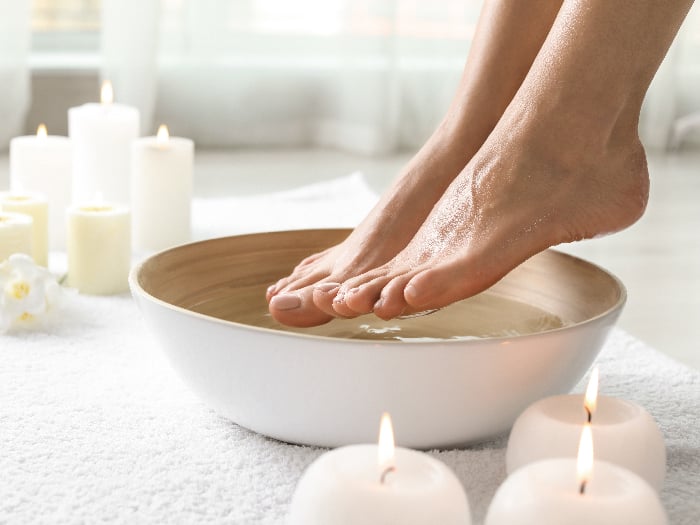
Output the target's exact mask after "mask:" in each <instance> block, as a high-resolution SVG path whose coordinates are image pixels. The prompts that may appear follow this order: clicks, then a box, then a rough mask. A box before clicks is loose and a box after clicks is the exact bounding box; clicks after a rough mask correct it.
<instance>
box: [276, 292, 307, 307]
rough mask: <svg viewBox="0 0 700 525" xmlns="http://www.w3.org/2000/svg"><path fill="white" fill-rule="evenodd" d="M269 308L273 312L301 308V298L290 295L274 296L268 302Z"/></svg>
mask: <svg viewBox="0 0 700 525" xmlns="http://www.w3.org/2000/svg"><path fill="white" fill-rule="evenodd" d="M270 306H271V307H272V308H274V309H275V310H294V309H295V308H299V307H300V306H301V297H299V296H298V295H294V294H290V293H285V294H282V295H275V296H274V297H273V298H272V300H271V301H270Z"/></svg>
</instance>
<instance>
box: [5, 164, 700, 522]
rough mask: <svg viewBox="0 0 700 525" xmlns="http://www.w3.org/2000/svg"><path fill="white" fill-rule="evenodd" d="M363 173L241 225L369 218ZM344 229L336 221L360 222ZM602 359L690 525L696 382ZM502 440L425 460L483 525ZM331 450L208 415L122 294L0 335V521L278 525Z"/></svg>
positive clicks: (675, 517) (699, 470) (621, 349)
mask: <svg viewBox="0 0 700 525" xmlns="http://www.w3.org/2000/svg"><path fill="white" fill-rule="evenodd" d="M358 177H359V176H356V177H352V178H350V179H347V178H346V179H340V181H334V182H330V183H327V184H326V186H325V188H326V190H328V189H330V190H333V189H337V188H344V191H341V192H338V193H337V194H334V196H333V197H332V198H331V197H329V195H331V193H332V191H324V187H323V186H322V187H321V188H320V190H319V187H318V186H315V187H312V188H311V189H309V190H308V191H307V189H302V190H299V191H298V192H296V195H297V197H295V198H289V200H287V199H282V201H284V202H280V201H278V199H279V194H277V195H276V196H275V195H272V196H258V197H250V198H240V199H237V201H236V204H237V205H238V207H237V210H238V211H237V212H236V213H241V214H242V215H240V216H238V217H240V218H241V219H240V220H241V221H242V222H241V223H237V224H236V226H235V227H236V228H238V227H240V228H244V230H241V231H245V229H248V231H256V227H257V226H260V227H261V228H267V227H268V224H269V223H264V225H263V224H262V223H261V224H260V225H259V224H258V223H255V224H254V223H252V222H243V221H244V220H245V217H246V216H247V214H249V213H252V212H253V211H256V210H259V208H258V206H262V205H263V204H264V203H267V202H277V204H278V206H274V208H275V209H281V207H282V206H284V207H285V209H286V210H293V209H296V210H300V211H299V212H300V213H301V212H302V211H303V212H304V213H307V214H309V216H310V217H312V218H313V217H315V214H316V212H318V211H319V210H321V209H327V210H329V209H334V208H335V209H339V208H340V207H341V205H342V204H343V203H348V202H353V203H356V204H357V206H358V207H360V206H364V207H365V209H364V210H363V211H362V213H360V211H358V213H359V214H360V216H361V215H362V214H363V213H364V212H365V211H366V210H367V209H368V207H369V206H371V205H372V203H373V202H374V199H375V197H374V196H373V195H371V194H365V196H364V197H360V198H355V197H357V195H360V192H364V191H365V189H366V185H365V184H364V182H363V181H362V179H361V178H358ZM363 185H364V186H365V189H362V186H363ZM367 191H369V190H367ZM312 192H313V195H314V197H313V198H309V199H308V200H305V195H311V193H312ZM348 192H349V193H348ZM292 195H294V194H292ZM320 201H322V202H320ZM292 203H293V204H292ZM229 204H230V202H224V200H222V201H221V202H220V203H217V205H219V206H218V208H217V207H216V206H212V208H216V209H218V212H217V213H221V216H220V218H222V219H223V218H224V217H225V218H227V219H226V220H229V219H233V218H235V217H236V215H235V213H234V212H233V211H231V210H230V209H229V208H228V207H227V206H228V205H229ZM197 206H199V207H198V208H196V210H195V212H196V213H195V216H197V215H200V217H201V219H206V220H204V221H203V222H204V223H207V224H215V221H213V220H211V217H203V216H206V215H207V212H206V209H207V205H206V202H200V203H198V205H197ZM302 208H303V210H302ZM228 213H230V215H227V214H228ZM217 220H219V219H217ZM343 220H347V221H348V223H346V224H342V223H341V222H338V223H333V224H328V225H329V226H341V225H352V224H353V223H352V220H359V218H357V217H345V218H343ZM314 225H315V224H303V225H302V224H299V223H291V222H290V223H289V224H287V223H285V224H283V225H282V227H283V228H287V227H291V228H294V227H308V226H314ZM199 231H200V232H201V233H202V234H203V235H205V234H208V233H212V234H216V235H221V234H224V233H227V232H216V231H214V230H211V231H210V230H207V228H206V227H201V228H200V230H199ZM599 364H600V367H601V372H602V381H601V392H602V393H603V394H606V395H613V396H619V397H622V398H625V399H629V400H631V401H635V402H637V403H640V404H641V405H643V406H645V407H646V408H647V409H648V410H649V411H650V412H651V414H652V415H653V416H654V417H655V418H656V420H657V421H658V423H659V425H660V426H661V429H662V431H663V434H664V436H665V440H666V445H667V448H668V473H667V479H666V484H665V487H664V490H663V492H662V501H663V503H664V505H665V507H666V510H667V512H668V515H669V519H670V523H671V524H673V525H696V524H697V523H699V522H700V503H699V501H700V498H699V497H698V496H700V433H699V432H698V430H700V373H698V372H697V371H693V370H690V369H688V368H686V367H684V366H683V365H680V364H679V363H676V362H675V361H673V360H671V359H668V358H666V357H664V356H663V355H661V354H660V353H658V352H656V351H655V350H653V349H651V348H649V347H648V346H646V345H644V344H643V343H641V342H639V341H637V340H635V339H634V338H632V337H631V336H629V335H627V334H625V333H624V332H622V331H620V330H617V331H615V332H614V334H613V335H612V337H611V338H610V340H609V341H608V343H607V344H606V346H605V348H604V350H603V351H602V353H601V356H600V358H599ZM582 390H583V385H579V386H578V387H577V388H576V391H582ZM505 444H506V436H502V437H501V438H499V439H496V440H493V441H490V442H486V443H482V444H480V445H478V446H475V447H471V448H469V449H466V450H449V451H439V452H431V454H432V455H434V456H435V457H437V458H439V459H440V460H442V461H444V462H445V463H447V464H448V465H449V466H450V467H452V468H453V469H454V471H455V472H456V474H457V476H458V477H459V479H460V480H461V482H462V484H463V485H464V488H465V490H466V492H467V494H468V496H469V500H470V503H471V506H472V512H473V517H474V523H476V524H479V523H481V522H482V520H483V517H484V515H485V513H486V509H487V508H488V505H489V503H490V501H491V498H492V496H493V494H494V492H495V490H496V488H497V487H498V485H499V484H500V483H501V482H502V481H503V479H504V477H505V465H504V447H505ZM322 452H323V451H322V450H320V449H316V448H311V447H301V446H294V445H288V444H285V443H280V442H278V441H274V440H271V439H268V438H265V437H263V436H260V435H258V434H255V433H253V432H250V431H248V430H246V429H244V428H241V427H239V426H237V425H235V424H234V423H231V422H229V421H226V420H225V419H223V418H221V417H219V416H218V415H216V414H215V413H214V412H212V411H211V410H210V409H208V408H207V407H206V406H205V405H203V404H202V403H201V402H200V401H199V400H198V399H197V398H196V397H195V396H194V395H193V394H192V393H191V392H190V391H189V390H188V389H187V388H186V387H185V386H184V385H183V384H182V383H181V382H180V380H179V379H178V378H177V377H176V376H175V374H174V373H173V372H172V371H171V369H170V367H169V365H168V363H167V361H166V360H165V358H164V356H163V355H162V353H161V352H160V350H159V348H158V345H157V343H156V342H155V340H154V339H153V338H152V337H151V335H150V334H149V333H148V331H147V329H146V327H145V325H144V323H143V321H142V320H141V317H140V315H139V312H138V310H137V308H136V306H135V304H134V302H133V301H132V300H131V298H130V297H129V296H127V295H122V296H114V297H87V296H76V297H75V298H73V299H72V301H71V304H70V306H69V307H68V309H67V310H66V311H65V313H64V314H63V316H62V318H61V321H60V322H57V321H54V322H53V323H49V324H47V326H46V327H45V328H44V329H43V330H41V331H36V332H14V333H11V334H9V335H5V336H0V523H11V524H14V523H96V522H116V523H130V524H131V523H183V524H194V523H235V524H259V523H261V524H268V523H269V524H280V523H283V522H284V518H285V515H286V512H287V509H288V505H289V501H290V498H291V496H292V493H293V491H294V487H295V485H296V482H297V481H298V479H299V477H300V475H301V474H302V472H303V470H304V468H305V467H306V466H307V465H309V463H311V462H312V461H313V460H314V459H315V458H316V457H318V455H319V454H321V453H322Z"/></svg>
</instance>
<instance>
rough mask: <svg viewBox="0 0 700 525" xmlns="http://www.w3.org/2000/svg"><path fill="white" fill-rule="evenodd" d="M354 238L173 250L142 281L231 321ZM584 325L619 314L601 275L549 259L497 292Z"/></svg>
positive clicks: (319, 233) (164, 296) (169, 298)
mask: <svg viewBox="0 0 700 525" xmlns="http://www.w3.org/2000/svg"><path fill="white" fill-rule="evenodd" d="M349 233H350V230H345V229H336V230H298V231H288V232H272V233H260V234H251V235H241V236H235V237H225V238H220V239H212V240H208V241H202V242H197V243H193V244H188V245H184V246H180V247H177V248H173V249H171V250H168V251H165V252H162V253H160V254H157V255H155V256H153V257H151V258H150V259H148V260H146V261H145V262H144V263H143V264H142V266H141V268H140V269H139V270H138V274H137V280H138V283H139V285H140V286H141V288H143V290H144V291H145V292H146V293H148V294H150V295H152V296H153V297H155V298H157V299H160V300H162V301H164V302H166V303H169V304H172V305H175V306H179V307H182V308H185V309H188V310H192V311H195V312H199V313H203V314H206V315H211V316H213V317H217V318H221V319H225V320H237V319H238V318H239V317H240V315H242V314H243V313H245V311H247V310H251V309H255V308H264V307H265V304H266V303H265V289H266V288H267V287H268V286H269V285H271V284H273V283H275V282H276V281H277V280H278V279H279V278H281V277H283V276H285V275H288V274H289V272H290V271H291V270H292V269H293V268H294V267H295V266H296V265H297V264H298V263H299V262H300V261H301V260H302V259H303V258H304V257H306V256H308V255H311V254H313V253H317V252H319V251H322V250H324V249H325V248H328V247H330V246H333V245H335V244H337V243H339V242H340V241H342V240H343V239H344V238H345V237H346V236H347V235H348V234H349ZM490 293H494V294H497V295H500V296H503V297H506V298H511V299H514V300H517V301H520V302H523V303H527V304H531V305H533V306H535V307H537V308H541V309H542V310H545V311H547V312H551V313H552V314H554V315H557V316H559V317H561V318H562V319H565V320H567V321H568V322H570V323H579V322H583V321H586V320H589V319H591V318H594V317H597V316H599V315H602V314H604V313H606V312H607V311H609V310H611V309H613V308H615V307H617V306H619V305H620V304H621V303H622V302H623V301H624V299H625V290H624V287H623V286H622V284H621V283H620V282H619V281H618V280H617V279H616V278H615V277H614V276H612V275H610V274H609V273H607V272H606V271H604V270H602V269H601V268H599V267H597V266H595V265H593V264H591V263H588V262H586V261H583V260H581V259H577V258H575V257H572V256H569V255H566V254H563V253H560V252H557V251H554V250H547V251H545V252H542V253H540V254H538V255H536V256H534V257H532V258H531V259H529V260H528V261H526V262H525V263H523V264H522V265H521V266H519V267H518V268H516V269H515V270H513V271H512V272H511V273H509V274H508V275H507V276H506V277H504V278H503V279H502V280H501V281H500V282H498V283H497V284H496V285H494V286H493V287H492V288H491V289H490Z"/></svg>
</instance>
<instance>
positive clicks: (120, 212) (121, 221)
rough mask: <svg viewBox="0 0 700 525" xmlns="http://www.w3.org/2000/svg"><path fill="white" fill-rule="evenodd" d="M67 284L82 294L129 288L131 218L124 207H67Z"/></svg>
mask: <svg viewBox="0 0 700 525" xmlns="http://www.w3.org/2000/svg"><path fill="white" fill-rule="evenodd" d="M67 241H68V285H69V286H71V287H72V288H77V289H78V290H79V291H80V292H81V293H85V294H92V295H110V294H116V293H121V292H125V291H126V290H127V289H128V283H127V280H128V275H129V267H130V265H131V220H130V214H129V209H128V208H126V207H124V206H119V205H112V204H103V203H101V202H97V203H95V204H92V205H83V206H73V207H71V208H69V210H68V239H67Z"/></svg>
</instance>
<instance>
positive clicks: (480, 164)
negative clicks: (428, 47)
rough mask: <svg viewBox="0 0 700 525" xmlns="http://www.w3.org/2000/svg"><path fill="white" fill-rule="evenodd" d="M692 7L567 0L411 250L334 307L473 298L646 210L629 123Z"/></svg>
mask: <svg viewBox="0 0 700 525" xmlns="http://www.w3.org/2000/svg"><path fill="white" fill-rule="evenodd" d="M691 3H692V2H691V0H684V1H678V2H657V1H655V0H626V1H615V2H611V1H609V0H585V1H583V0H565V2H564V4H563V5H562V8H561V10H560V12H559V14H558V16H557V19H556V21H555V23H554V25H553V27H552V30H551V32H550V34H549V35H548V37H547V39H546V41H545V43H544V44H543V47H542V49H541V51H540V53H539V54H538V56H537V58H536V59H535V62H534V63H533V65H532V68H531V70H530V71H529V73H528V75H527V77H526V79H525V81H524V82H523V84H522V86H521V87H520V89H519V90H518V92H517V94H516V95H515V97H514V99H513V101H512V103H511V104H510V105H509V107H508V109H507V110H506V112H505V113H504V115H503V117H502V118H501V120H500V121H499V123H498V125H497V126H496V127H495V129H494V130H493V132H492V133H491V135H490V136H489V137H488V139H487V140H486V142H485V143H484V145H483V146H482V148H481V149H480V150H479V152H478V153H477V154H476V155H475V156H474V157H473V158H472V160H471V161H470V162H469V164H468V165H467V166H466V168H465V169H464V170H463V171H462V172H461V173H460V175H459V176H458V177H457V178H456V179H455V180H454V181H453V182H452V184H451V185H450V187H449V188H448V189H447V191H446V192H445V194H444V195H443V196H442V198H441V199H440V201H439V202H438V203H437V204H436V206H435V208H434V209H433V210H432V212H431V214H430V215H429V217H428V218H427V220H426V221H425V223H424V224H423V225H422V226H421V228H420V229H419V231H418V232H417V234H416V236H415V237H414V238H413V239H412V240H411V242H410V243H409V244H408V245H407V246H406V248H405V249H404V250H402V251H401V252H400V253H399V254H397V256H396V257H394V258H393V259H392V260H391V261H390V262H389V263H387V264H386V265H383V266H382V267H379V268H377V269H375V270H373V271H370V272H368V273H366V274H364V275H362V276H359V277H357V278H354V279H350V280H348V281H346V282H344V283H343V285H342V286H341V287H340V290H339V292H338V297H337V299H338V302H339V305H338V310H339V311H341V312H346V311H348V310H350V311H353V312H356V313H363V312H366V311H370V310H374V312H375V313H376V314H377V315H379V316H380V317H384V318H390V317H394V316H396V315H399V314H400V313H401V312H402V311H404V309H406V308H411V309H428V308H439V307H442V306H445V305H447V304H449V303H451V302H454V301H457V300H459V299H463V298H465V297H468V296H470V295H473V294H476V293H478V292H480V291H482V290H484V289H486V288H487V287H488V286H490V285H491V284H493V283H494V282H496V281H497V280H499V279H500V278H501V277H503V275H505V274H506V273H507V272H509V271H510V270H511V269H512V268H514V267H515V266H517V265H518V264H520V263H521V262H522V261H524V260H526V259H527V258H529V257H530V256H532V255H534V254H535V253H537V252H539V251H541V250H543V249H545V248H547V247H549V246H552V245H556V244H559V243H561V242H570V241H574V240H579V239H583V238H590V237H593V236H596V235H601V234H605V233H610V232H614V231H617V230H620V229H622V228H625V227H626V226H629V225H630V224H632V223H633V222H635V221H636V220H637V219H638V218H639V217H640V216H641V214H642V213H643V211H644V208H645V206H646V202H647V197H648V187H649V181H648V174H647V170H646V159H645V154H644V150H643V148H642V145H641V143H640V142H639V139H638V136H637V124H638V118H639V112H640V109H641V104H642V100H643V98H644V94H645V93H646V90H647V88H648V86H649V83H650V82H651V79H652V77H653V75H654V73H655V72H656V69H657V68H658V66H659V64H660V63H661V60H662V59H663V56H664V54H665V53H666V51H667V50H668V48H669V46H670V44H671V42H672V40H673V38H674V36H675V34H676V32H677V30H678V28H679V26H680V24H681V22H682V21H683V18H684V17H685V14H686V13H687V10H688V9H689V8H690V5H691Z"/></svg>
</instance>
